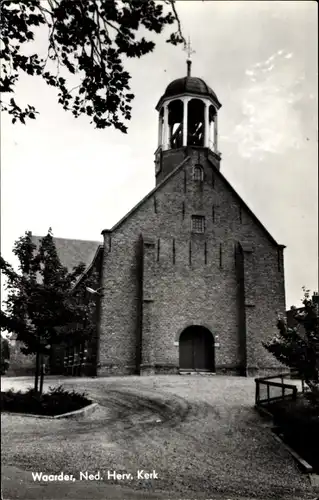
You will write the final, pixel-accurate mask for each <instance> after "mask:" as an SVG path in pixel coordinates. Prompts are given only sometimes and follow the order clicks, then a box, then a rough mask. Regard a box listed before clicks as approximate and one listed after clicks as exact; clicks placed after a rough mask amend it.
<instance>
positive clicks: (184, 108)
mask: <svg viewBox="0 0 319 500" xmlns="http://www.w3.org/2000/svg"><path fill="white" fill-rule="evenodd" d="M188 101H189V99H188V98H187V97H184V99H183V106H184V107H183V146H187V132H188V131H187V123H188Z"/></svg>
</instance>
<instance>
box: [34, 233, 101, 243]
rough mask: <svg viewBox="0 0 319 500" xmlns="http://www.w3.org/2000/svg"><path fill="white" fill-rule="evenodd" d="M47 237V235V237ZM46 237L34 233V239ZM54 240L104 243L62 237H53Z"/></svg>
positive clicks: (94, 241)
mask: <svg viewBox="0 0 319 500" xmlns="http://www.w3.org/2000/svg"><path fill="white" fill-rule="evenodd" d="M45 236H46V235H45ZM45 236H44V235H37V234H33V233H32V237H33V238H45ZM52 238H53V239H54V240H65V241H79V242H85V243H97V244H99V245H102V244H103V242H102V241H97V240H84V239H82V238H63V237H61V236H52Z"/></svg>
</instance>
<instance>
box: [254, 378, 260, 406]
mask: <svg viewBox="0 0 319 500" xmlns="http://www.w3.org/2000/svg"><path fill="white" fill-rule="evenodd" d="M255 383H256V392H255V405H258V404H259V399H260V397H259V394H260V393H259V380H257V379H256V378H255Z"/></svg>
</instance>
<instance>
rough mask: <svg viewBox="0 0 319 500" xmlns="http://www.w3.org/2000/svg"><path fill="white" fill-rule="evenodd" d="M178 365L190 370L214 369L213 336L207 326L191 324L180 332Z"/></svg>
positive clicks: (211, 370) (210, 370)
mask: <svg viewBox="0 0 319 500" xmlns="http://www.w3.org/2000/svg"><path fill="white" fill-rule="evenodd" d="M179 367H180V369H184V370H192V371H194V370H195V371H196V370H197V371H209V372H214V371H215V349H214V338H213V335H212V334H211V332H210V331H209V330H208V329H207V328H205V327H203V326H196V325H192V326H189V327H187V328H185V330H184V331H183V332H182V333H181V335H180V338H179Z"/></svg>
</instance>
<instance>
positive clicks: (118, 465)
mask: <svg viewBox="0 0 319 500" xmlns="http://www.w3.org/2000/svg"><path fill="white" fill-rule="evenodd" d="M59 383H63V385H64V386H68V387H75V388H76V389H77V390H79V391H84V390H85V391H87V392H88V393H89V394H90V395H91V397H92V398H94V399H95V400H96V401H98V402H99V404H100V406H99V408H98V410H97V411H96V412H94V413H93V414H92V415H89V416H86V417H81V418H78V419H76V420H73V419H71V420H70V419H67V420H56V421H52V420H51V421H48V420H46V419H36V418H31V417H21V416H12V415H8V414H3V415H2V417H1V418H2V465H3V466H5V467H6V470H7V471H8V477H9V475H10V467H14V468H17V470H18V472H17V474H18V473H20V474H22V471H27V473H25V472H24V474H28V475H29V478H31V472H43V473H46V474H59V473H60V472H61V471H63V472H64V473H65V474H73V475H74V477H75V479H76V481H75V483H74V484H72V483H65V482H64V483H63V488H64V492H66V493H64V495H65V496H63V497H62V496H61V494H60V493H59V494H58V488H62V486H61V483H59V484H58V483H55V484H54V485H53V484H52V483H51V490H50V493H49V487H47V488H46V489H43V490H41V491H42V493H41V496H32V495H29V497H28V496H25V497H24V496H21V493H19V492H17V493H11V494H14V495H16V496H11V497H10V499H11V498H12V499H13V498H19V499H20V498H26V499H27V498H28V500H29V498H30V499H31V498H43V499H49V498H50V499H52V498H53V496H52V488H53V487H55V490H54V491H55V492H56V495H57V496H56V498H83V499H84V498H89V497H88V496H87V495H89V496H90V497H91V498H108V499H110V500H111V498H121V499H124V498H127V499H135V498H142V497H143V498H149V499H151V498H161V499H162V498H170V499H174V500H175V499H177V498H180V499H182V498H183V499H191V498H192V499H195V498H198V499H199V498H202V499H204V498H206V499H209V498H211V499H214V500H215V499H216V500H217V499H218V498H225V499H230V500H235V499H236V500H237V499H240V498H244V497H245V498H251V499H252V498H260V499H263V500H266V499H270V498H272V499H276V500H280V499H286V498H287V499H288V498H289V499H293V498H299V499H313V498H315V497H316V495H315V494H314V490H313V489H312V488H311V486H310V481H309V479H308V477H307V475H304V474H302V473H301V472H300V471H299V469H298V467H297V465H296V463H295V462H294V460H293V459H292V457H291V456H290V455H289V453H288V452H287V451H286V450H285V449H284V448H283V447H282V446H281V445H280V443H278V442H277V441H276V440H275V439H274V437H273V436H272V434H271V432H270V429H269V427H268V425H266V424H265V422H263V420H262V419H261V417H260V416H259V415H258V414H257V413H256V412H255V410H254V409H253V405H254V389H255V387H254V380H253V379H251V378H241V377H224V376H206V377H205V376H150V377H116V378H115V377H112V378H98V379H86V378H79V379H66V378H63V379H60V381H59V380H58V379H56V378H54V379H53V378H50V379H49V380H47V382H46V384H45V387H48V385H59ZM31 384H32V381H31V379H27V378H25V379H23V378H15V379H13V378H10V379H9V378H7V379H5V378H4V379H3V381H2V390H5V389H8V388H9V387H15V388H17V389H18V388H19V389H23V388H26V387H28V386H30V385H31ZM141 470H143V471H144V472H143V473H138V471H141ZM81 471H82V472H85V471H88V472H89V473H92V474H97V473H98V472H99V471H100V477H101V478H103V479H98V480H97V481H95V482H93V483H92V482H90V481H79V474H80V472H81ZM114 471H116V473H125V474H131V476H128V477H127V478H124V479H122V480H119V481H117V480H116V479H114V478H112V477H109V478H108V477H107V476H108V475H109V474H111V476H112V473H113V472H114ZM153 471H155V474H154V473H153V475H155V476H156V475H158V478H156V477H155V478H147V477H145V472H147V473H152V472H153ZM141 475H142V476H144V477H141ZM138 476H139V477H138ZM41 484H43V483H41ZM111 484H114V485H116V484H118V485H119V486H117V487H115V486H112V488H118V489H113V490H112V491H113V493H108V495H107V496H106V495H105V496H104V497H102V496H99V495H100V493H99V492H100V491H102V493H101V495H102V494H103V487H105V488H107V487H109V486H108V485H111ZM36 486H38V485H37V484H36V485H35V487H36ZM46 486H48V485H46ZM6 487H7V488H10V481H9V479H8V481H7V483H6V482H4V484H3V488H4V494H5V497H4V498H6ZM75 487H79V488H81V487H82V490H80V491H83V493H82V495H81V496H80V494H79V493H78V492H77V494H75ZM85 488H91V490H92V488H93V489H94V488H95V489H94V492H96V495H95V494H94V497H93V496H92V493H90V494H89V493H88V492H87V493H84V491H85ZM120 488H123V489H122V493H121V490H120ZM10 491H11V490H10ZM30 491H31V490H30ZM72 491H73V494H74V496H72ZM105 491H107V490H105ZM116 492H117V493H116ZM134 492H136V493H134ZM138 492H140V493H141V495H142V496H140V497H137V496H135V495H136V494H137V493H138ZM104 494H105V493H104ZM143 494H144V496H143ZM19 495H20V496H19ZM50 495H51V496H50ZM69 495H70V496H69ZM117 495H120V496H117ZM121 495H122V496H121ZM154 495H155V496H154ZM54 498H55V497H54Z"/></svg>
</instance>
